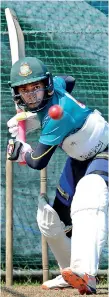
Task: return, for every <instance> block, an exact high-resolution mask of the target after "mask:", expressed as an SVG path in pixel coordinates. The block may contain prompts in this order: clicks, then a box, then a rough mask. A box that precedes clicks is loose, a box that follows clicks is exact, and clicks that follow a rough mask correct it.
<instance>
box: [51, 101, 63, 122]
mask: <svg viewBox="0 0 109 297" xmlns="http://www.w3.org/2000/svg"><path fill="white" fill-rule="evenodd" d="M48 114H49V116H50V118H52V119H53V120H59V119H61V118H62V116H63V109H62V107H61V106H60V105H58V104H55V105H53V106H51V107H50V108H49V110H48Z"/></svg>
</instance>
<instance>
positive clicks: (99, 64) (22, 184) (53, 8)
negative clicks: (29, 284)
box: [1, 1, 108, 269]
mask: <svg viewBox="0 0 109 297" xmlns="http://www.w3.org/2000/svg"><path fill="white" fill-rule="evenodd" d="M6 7H9V8H12V9H13V10H14V11H15V12H16V14H17V17H18V20H19V23H20V25H21V28H22V30H23V34H24V39H25V48H26V56H33V57H37V58H39V59H41V60H42V61H43V62H44V63H45V64H46V65H47V67H48V69H49V71H51V72H52V73H53V75H59V74H60V73H62V74H69V75H73V76H74V77H75V78H76V86H75V89H74V91H73V96H74V97H75V98H76V99H78V100H80V101H82V102H84V103H86V104H87V105H88V106H89V107H91V108H92V109H95V108H96V109H97V108H98V109H99V110H100V111H101V112H102V113H103V115H104V117H105V118H106V119H107V97H108V95H107V93H108V92H107V88H108V87H107V81H108V80H107V75H108V74H107V56H108V55H107V52H108V39H107V10H108V4H107V1H46V2H45V1H30V2H29V1H17V3H16V2H15V1H8V2H7V1H2V5H1V46H2V62H1V79H2V80H1V87H2V96H1V98H2V102H1V107H2V121H1V126H2V127H1V128H2V130H1V139H2V144H1V153H2V254H1V256H2V265H3V266H4V265H5V221H6V217H5V160H6V146H7V141H8V139H9V137H10V136H9V134H8V132H7V127H6V122H7V120H9V119H10V117H12V116H13V115H14V114H15V110H14V104H13V103H12V99H11V93H10V89H9V87H8V81H9V74H10V69H11V54H10V46H9V38H8V32H7V25H6V19H5V8H6ZM39 134H40V131H39V132H38V133H37V135H36V133H35V132H34V133H32V134H31V135H28V136H27V142H29V143H30V144H32V146H33V147H34V146H35V144H36V142H37V140H38V138H39ZM65 160H66V155H65V154H64V153H61V151H60V150H59V149H57V151H56V153H55V154H54V156H53V157H52V158H51V161H50V163H49V165H48V168H47V176H48V179H47V192H48V197H49V200H50V201H52V199H53V197H54V195H55V188H56V185H57V183H58V180H59V176H60V174H61V171H62V168H63V166H64V163H65ZM39 184H40V174H39V172H38V171H34V170H32V169H31V168H29V167H27V166H24V167H23V166H19V165H18V164H14V172H13V200H14V245H13V246H14V251H13V253H14V254H13V263H14V268H18V267H22V268H24V267H29V268H35V269H36V268H37V269H38V268H41V235H40V232H39V229H38V226H37V222H36V212H37V198H38V195H39ZM35 209H36V210H35ZM49 263H50V265H53V264H54V265H55V264H56V262H55V260H54V257H53V255H52V253H51V252H50V251H49ZM100 263H101V264H100V265H101V267H102V268H106V266H107V246H106V247H105V248H104V251H103V254H102V258H101V262H100Z"/></svg>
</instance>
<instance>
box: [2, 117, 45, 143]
mask: <svg viewBox="0 0 109 297" xmlns="http://www.w3.org/2000/svg"><path fill="white" fill-rule="evenodd" d="M23 114H25V121H26V134H28V133H29V132H32V131H34V130H37V129H39V128H40V127H41V126H40V122H39V120H38V116H37V113H32V112H25V113H24V112H21V113H18V114H16V115H15V116H14V117H12V118H11V119H10V120H9V121H8V122H7V126H8V128H9V132H10V133H11V137H16V140H19V127H18V123H19V121H21V120H22V115H23ZM19 117H20V120H19Z"/></svg>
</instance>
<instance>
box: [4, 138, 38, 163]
mask: <svg viewBox="0 0 109 297" xmlns="http://www.w3.org/2000/svg"><path fill="white" fill-rule="evenodd" d="M32 151H33V150H32V148H31V146H30V145H29V144H28V143H25V142H23V141H22V142H21V141H14V140H13V139H10V140H9V144H8V147H7V158H8V160H10V161H16V162H24V161H25V154H26V153H27V152H28V153H31V152H32Z"/></svg>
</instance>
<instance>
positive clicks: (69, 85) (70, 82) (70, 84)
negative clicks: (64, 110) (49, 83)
mask: <svg viewBox="0 0 109 297" xmlns="http://www.w3.org/2000/svg"><path fill="white" fill-rule="evenodd" d="M59 77H61V78H63V79H64V81H65V83H66V91H67V92H68V93H71V92H72V91H73V89H74V86H75V78H74V77H73V76H70V75H59Z"/></svg>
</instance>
